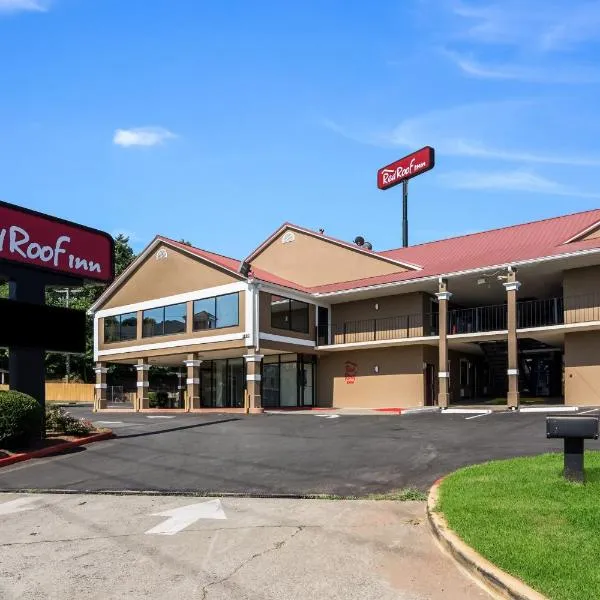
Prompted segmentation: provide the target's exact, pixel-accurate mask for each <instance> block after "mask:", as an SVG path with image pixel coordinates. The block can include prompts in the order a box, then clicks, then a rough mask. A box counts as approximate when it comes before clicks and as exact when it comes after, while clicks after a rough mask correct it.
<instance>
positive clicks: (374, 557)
mask: <svg viewBox="0 0 600 600" xmlns="http://www.w3.org/2000/svg"><path fill="white" fill-rule="evenodd" d="M181 507H186V508H185V509H184V511H183V512H182V511H180V510H179V509H180V508H181ZM194 511H196V512H194ZM169 515H172V516H169ZM194 515H196V516H197V518H194ZM0 529H1V530H2V541H1V542H0V560H1V562H2V583H1V584H0V595H1V596H2V597H3V598H4V597H6V598H17V597H18V598H25V597H28V598H30V597H31V598H48V599H56V600H58V599H60V600H75V599H77V600H90V599H98V600H100V599H102V600H105V599H111V598H114V599H115V600H116V599H120V598H129V599H131V600H137V599H140V600H141V599H146V598H148V599H150V600H152V599H154V598H156V599H159V598H165V597H171V598H203V599H205V600H217V599H220V600H230V599H232V598H235V600H257V599H258V598H261V599H265V600H281V599H285V600H305V599H306V598H327V599H329V600H448V599H451V598H452V599H453V598H457V599H458V598H460V599H461V600H485V599H486V598H489V597H488V596H487V595H486V594H485V593H484V592H483V591H481V590H480V589H479V588H478V587H477V586H476V585H475V584H474V583H473V582H472V581H471V580H469V579H467V578H466V577H465V576H464V575H463V574H462V573H461V572H459V571H458V569H457V568H456V566H455V564H454V562H453V561H452V560H451V559H450V558H448V557H447V556H446V555H445V554H443V553H442V552H440V550H439V548H438V546H437V545H436V543H435V542H434V539H433V536H432V535H431V532H430V530H429V526H428V524H427V519H426V514H425V502H390V501H372V500H343V501H339V500H281V499H247V498H221V499H215V498H199V497H181V496H132V495H125V496H109V495H82V494H81V495H80V494H72V495H71V494H67V495H43V494H40V495H17V494H0ZM25 568H26V571H27V577H23V570H24V569H25Z"/></svg>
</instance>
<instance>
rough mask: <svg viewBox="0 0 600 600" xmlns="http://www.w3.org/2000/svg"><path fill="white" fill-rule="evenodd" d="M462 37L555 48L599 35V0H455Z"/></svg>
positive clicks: (452, 9)
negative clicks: (468, 0)
mask: <svg viewBox="0 0 600 600" xmlns="http://www.w3.org/2000/svg"><path fill="white" fill-rule="evenodd" d="M451 11H452V13H453V15H454V16H455V17H456V18H458V19H459V21H460V24H461V25H462V27H460V33H459V35H460V36H461V37H465V38H469V39H472V40H474V41H478V42H482V43H487V44H500V45H505V46H506V45H515V46H525V47H530V48H536V49H537V50H542V51H555V50H562V49H564V48H569V47H573V46H575V45H578V44H582V43H585V42H588V41H590V40H593V39H598V38H599V37H600V1H598V0H585V1H578V0H552V1H551V2H548V1H547V0H502V1H501V2H500V1H496V2H487V3H482V2H478V3H477V4H476V3H475V2H474V1H472V2H462V1H455V2H453V3H452V5H451Z"/></svg>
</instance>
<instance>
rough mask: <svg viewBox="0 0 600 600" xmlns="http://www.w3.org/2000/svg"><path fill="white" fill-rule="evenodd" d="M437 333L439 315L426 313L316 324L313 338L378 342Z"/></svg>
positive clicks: (325, 341) (319, 341)
mask: <svg viewBox="0 0 600 600" xmlns="http://www.w3.org/2000/svg"><path fill="white" fill-rule="evenodd" d="M437 334H438V315H437V313H427V314H414V315H400V316H397V317H382V318H377V319H363V320H360V321H346V322H344V323H341V324H332V325H331V326H328V325H319V326H317V328H316V342H317V345H318V346H325V345H327V344H329V343H331V344H355V343H360V342H380V341H386V340H395V339H404V338H414V337H422V336H430V335H437Z"/></svg>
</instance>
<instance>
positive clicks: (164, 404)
mask: <svg viewBox="0 0 600 600" xmlns="http://www.w3.org/2000/svg"><path fill="white" fill-rule="evenodd" d="M148 406H149V407H150V408H168V407H169V394H168V393H167V392H164V391H159V392H148Z"/></svg>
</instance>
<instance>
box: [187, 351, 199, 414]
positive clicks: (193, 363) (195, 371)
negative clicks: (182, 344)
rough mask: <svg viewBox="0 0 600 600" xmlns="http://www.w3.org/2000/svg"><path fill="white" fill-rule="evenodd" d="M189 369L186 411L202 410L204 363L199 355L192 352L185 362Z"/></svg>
mask: <svg viewBox="0 0 600 600" xmlns="http://www.w3.org/2000/svg"><path fill="white" fill-rule="evenodd" d="M183 364H184V365H185V366H186V367H187V377H186V380H185V383H186V387H187V402H186V407H185V409H186V410H187V411H190V410H194V409H195V408H200V365H201V364H202V361H201V360H199V359H198V355H197V354H195V353H194V352H191V353H190V354H188V355H187V360H184V361H183Z"/></svg>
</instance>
